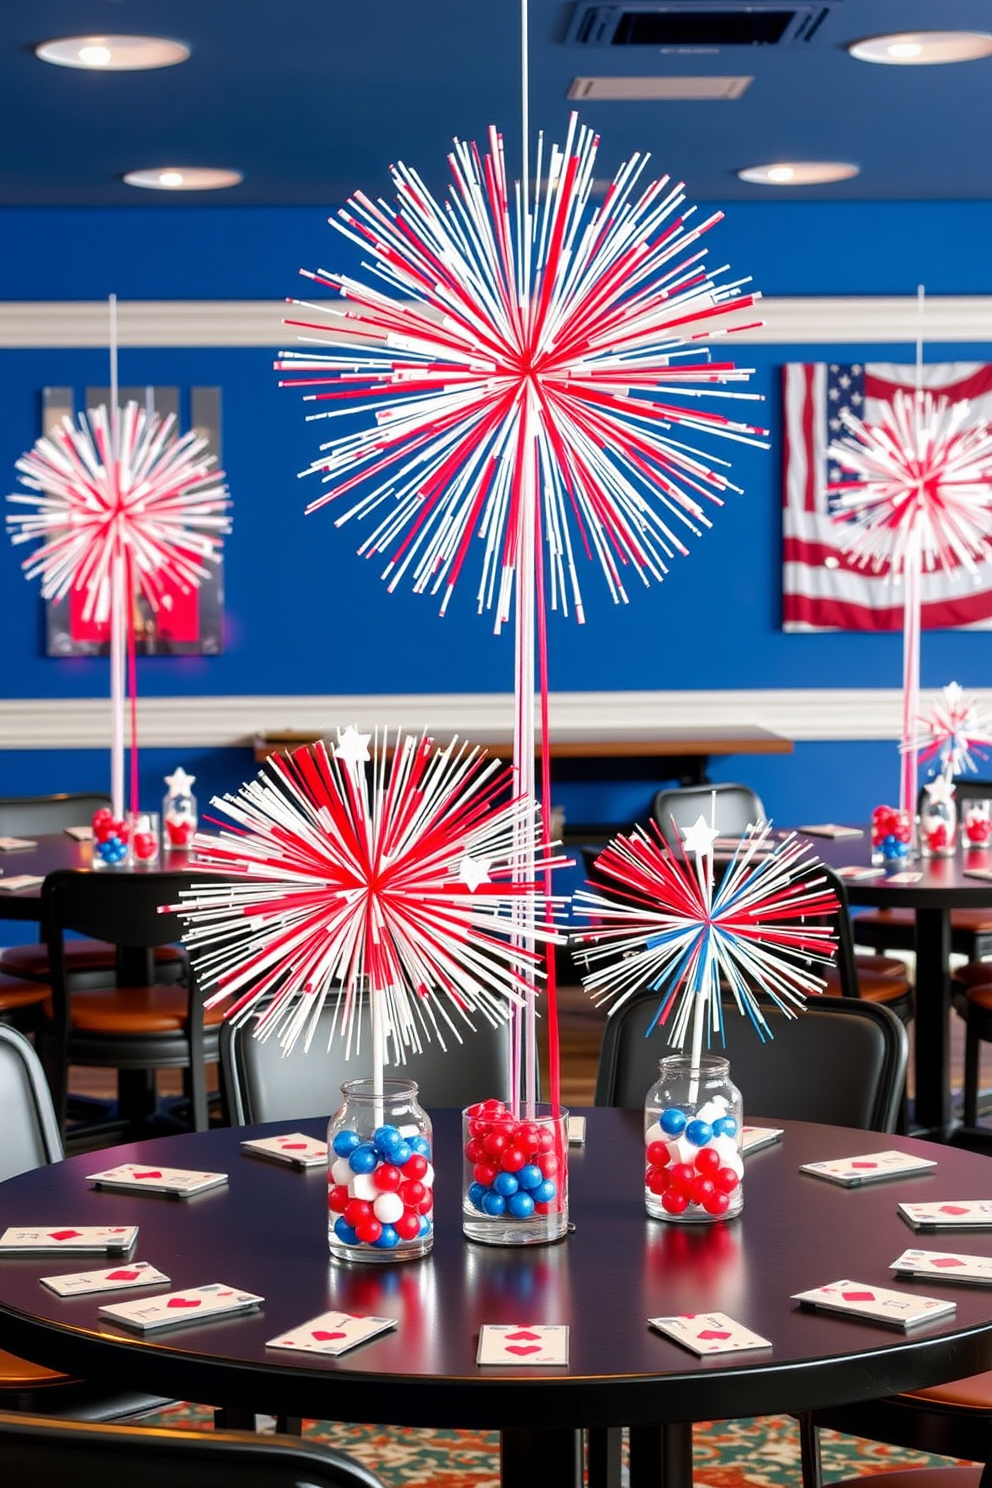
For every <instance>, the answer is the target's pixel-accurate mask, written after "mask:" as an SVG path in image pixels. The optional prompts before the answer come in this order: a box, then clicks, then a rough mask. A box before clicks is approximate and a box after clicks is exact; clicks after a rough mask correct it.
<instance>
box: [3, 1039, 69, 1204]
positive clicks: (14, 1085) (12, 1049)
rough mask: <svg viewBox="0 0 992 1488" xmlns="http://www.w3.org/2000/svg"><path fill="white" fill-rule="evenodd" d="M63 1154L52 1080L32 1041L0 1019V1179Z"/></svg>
mask: <svg viewBox="0 0 992 1488" xmlns="http://www.w3.org/2000/svg"><path fill="white" fill-rule="evenodd" d="M61 1158H62V1138H61V1136H60V1135H59V1123H58V1119H57V1117H56V1115H55V1107H54V1105H53V1103H52V1097H51V1093H50V1091H49V1089H48V1081H47V1080H46V1079H45V1072H44V1070H43V1069H42V1067H41V1060H40V1059H39V1058H38V1056H37V1054H36V1053H35V1051H34V1049H33V1048H32V1047H31V1044H30V1043H29V1042H28V1040H27V1039H26V1038H25V1037H24V1035H23V1033H18V1031H17V1029H16V1028H8V1027H7V1026H6V1025H5V1024H2V1023H0V1182H2V1181H5V1180H6V1179H8V1178H14V1177H16V1175H17V1174H18V1173H27V1172H29V1171H30V1169H31V1168H41V1167H44V1166H45V1164H46V1163H52V1162H59V1161H61Z"/></svg>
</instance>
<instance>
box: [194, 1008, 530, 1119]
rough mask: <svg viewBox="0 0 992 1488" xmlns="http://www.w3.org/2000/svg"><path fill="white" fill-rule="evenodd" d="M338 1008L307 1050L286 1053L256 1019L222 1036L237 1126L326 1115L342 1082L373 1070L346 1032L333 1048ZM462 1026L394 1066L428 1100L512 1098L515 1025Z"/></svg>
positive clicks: (229, 1102)
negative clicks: (256, 1030)
mask: <svg viewBox="0 0 992 1488" xmlns="http://www.w3.org/2000/svg"><path fill="white" fill-rule="evenodd" d="M333 1013H334V1010H333V1006H331V1005H330V1004H329V1005H328V1006H327V1007H325V1009H324V1011H323V1013H322V1014H321V1018H320V1025H319V1027H318V1030H317V1032H316V1034H315V1035H314V1039H313V1042H312V1044H311V1045H310V1049H309V1051H308V1052H305V1051H304V1048H303V1042H302V1040H301V1041H300V1042H299V1043H298V1044H297V1045H296V1048H295V1049H294V1050H293V1052H292V1053H291V1054H286V1055H284V1054H283V1052H282V1049H281V1048H280V1047H279V1042H278V1039H277V1038H276V1037H275V1036H273V1037H271V1038H269V1039H267V1040H262V1039H256V1038H254V1037H253V1036H252V1025H251V1024H250V1023H245V1024H242V1025H241V1026H240V1027H235V1026H234V1025H233V1024H230V1023H227V1024H225V1025H224V1027H223V1028H222V1029H221V1034H220V1061H221V1085H222V1090H223V1093H224V1101H225V1106H226V1110H227V1115H228V1119H229V1120H230V1123H231V1125H232V1126H251V1125H254V1124H255V1123H257V1122H261V1121H282V1120H296V1119H297V1118H303V1117H306V1116H327V1115H329V1114H330V1113H331V1112H332V1111H334V1110H336V1109H337V1107H338V1106H339V1105H340V1103H341V1102H340V1098H339V1095H340V1089H341V1085H342V1083H343V1082H344V1081H345V1080H355V1079H358V1078H360V1076H362V1075H363V1074H367V1073H369V1067H368V1064H367V1060H365V1061H364V1062H363V1060H362V1059H361V1058H360V1057H356V1056H355V1055H354V1054H353V1055H352V1057H351V1059H346V1058H345V1050H344V1041H343V1039H341V1038H340V1037H335V1040H334V1042H333V1043H332V1045H331V1047H330V1049H328V1047H327V1041H328V1033H329V1030H330V1025H331V1020H332V1018H333ZM362 1017H363V1020H364V1022H363V1027H362V1030H361V1034H362V1038H361V1048H362V1050H363V1052H364V1051H368V1050H371V1048H372V1035H371V1030H370V1028H369V1026H368V1011H367V1009H366V1008H363V1010H362ZM459 1032H460V1033H461V1035H462V1040H463V1042H462V1043H460V1044H459V1043H458V1042H457V1041H456V1040H455V1038H454V1035H453V1034H450V1033H449V1034H448V1036H447V1037H446V1039H445V1043H446V1045H447V1048H446V1049H442V1048H441V1046H440V1045H439V1044H438V1043H436V1042H432V1043H429V1044H428V1043H426V1042H425V1044H424V1047H423V1050H422V1052H421V1053H419V1054H410V1055H409V1057H408V1059H407V1062H406V1063H405V1064H400V1065H396V1066H395V1067H394V1068H392V1069H391V1070H390V1071H389V1073H390V1074H391V1075H399V1076H403V1077H404V1078H409V1079H411V1080H416V1082H417V1085H418V1087H419V1100H420V1102H421V1104H422V1105H425V1106H460V1107H464V1106H467V1105H470V1104H471V1103H472V1102H473V1101H477V1100H482V1099H485V1098H488V1097H489V1096H499V1097H502V1098H505V1097H506V1094H507V1090H506V1085H507V1073H508V1068H509V1063H508V1049H509V1026H508V1025H507V1024H505V1023H501V1024H499V1025H498V1026H497V1027H495V1028H492V1027H490V1025H489V1024H488V1023H486V1022H484V1021H482V1020H481V1019H480V1020H479V1024H478V1027H477V1028H476V1029H475V1031H474V1032H473V1030H472V1029H471V1028H468V1027H464V1028H460V1029H459Z"/></svg>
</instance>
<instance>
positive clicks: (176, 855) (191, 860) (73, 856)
mask: <svg viewBox="0 0 992 1488" xmlns="http://www.w3.org/2000/svg"><path fill="white" fill-rule="evenodd" d="M32 840H33V841H34V842H36V843H37V846H36V847H25V848H16V849H15V850H13V851H11V852H0V870H2V872H0V920H35V921H37V919H38V914H39V911H40V909H41V884H36V885H34V886H33V887H31V888H26V889H17V890H15V891H14V892H12V893H7V892H5V891H4V889H3V882H4V879H9V878H20V877H21V875H22V874H25V873H28V874H31V875H32V876H33V877H37V878H45V877H46V876H47V875H48V874H49V873H55V872H56V870H57V869H60V868H92V866H93V848H92V845H91V844H90V843H89V842H77V841H76V840H75V839H74V838H73V837H69V836H67V835H66V833H65V832H55V833H52V834H51V835H43V836H38V837H35V838H33V839H32ZM195 862H196V859H195V857H194V855H193V854H192V853H188V852H165V853H163V854H162V856H161V858H160V859H159V863H158V865H157V866H158V868H159V869H160V870H162V871H163V872H169V873H176V872H179V873H181V872H182V871H183V870H184V869H186V868H188V867H191V866H192V865H193V864H195ZM100 871H101V872H111V873H113V872H117V873H126V872H135V871H138V872H142V873H154V872H155V871H156V870H155V869H154V868H149V869H139V870H134V869H125V868H118V869H101V870H100Z"/></svg>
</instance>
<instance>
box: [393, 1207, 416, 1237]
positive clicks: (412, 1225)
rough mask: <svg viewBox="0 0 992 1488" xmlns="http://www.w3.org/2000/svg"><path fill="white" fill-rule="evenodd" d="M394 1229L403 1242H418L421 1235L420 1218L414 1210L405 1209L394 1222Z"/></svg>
mask: <svg viewBox="0 0 992 1488" xmlns="http://www.w3.org/2000/svg"><path fill="white" fill-rule="evenodd" d="M393 1229H394V1230H395V1231H396V1233H397V1235H399V1237H400V1239H401V1240H416V1238H417V1236H418V1235H419V1234H420V1216H419V1215H418V1214H416V1213H415V1212H414V1211H413V1210H412V1209H405V1210H404V1211H403V1213H402V1214H401V1215H400V1217H399V1219H397V1220H395V1221H394V1222H393Z"/></svg>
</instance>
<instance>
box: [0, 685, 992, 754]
mask: <svg viewBox="0 0 992 1488" xmlns="http://www.w3.org/2000/svg"><path fill="white" fill-rule="evenodd" d="M976 696H977V697H978V698H979V700H980V702H981V704H982V706H983V707H985V708H992V689H990V690H986V691H984V692H980V693H978V694H976ZM901 708H902V694H901V692H900V691H899V690H898V689H892V690H889V691H879V690H877V689H871V688H866V689H847V690H844V689H834V688H824V689H812V688H810V689H787V688H783V689H775V690H772V689H769V690H767V691H753V692H752V691H744V690H741V691H727V692H560V693H554V694H553V695H552V699H551V717H552V727H554V726H557V727H559V728H563V729H567V728H582V729H593V730H595V731H596V732H597V733H598V734H600V735H601V736H602V737H603V738H604V739H609V736H610V734H611V732H614V731H617V732H619V731H622V730H624V729H631V728H642V729H643V728H684V729H694V728H734V727H739V726H741V725H749V726H757V727H759V728H765V729H769V730H770V731H771V732H772V733H776V734H781V735H782V736H783V737H785V738H787V739H792V740H795V741H800V740H825V741H830V742H835V743H849V742H854V741H857V740H866V739H898V738H899V735H900V726H901ZM138 716H139V725H138V727H139V736H140V741H141V743H142V745H143V746H144V747H145V748H161V749H166V748H170V749H171V748H177V749H221V748H231V747H239V746H240V747H245V746H250V745H251V743H252V741H253V739H254V737H255V735H256V734H258V733H266V732H269V733H273V732H276V733H277V732H279V731H281V730H294V731H296V730H298V731H300V732H305V731H310V732H312V733H313V734H315V735H317V734H320V733H322V732H330V731H332V730H333V729H334V728H336V727H344V726H345V725H347V724H349V723H359V724H361V725H362V727H364V728H369V727H372V726H374V725H376V724H378V725H388V726H390V727H392V728H396V727H404V728H408V729H422V728H424V729H427V730H428V731H429V732H431V733H435V734H451V733H457V734H460V735H461V736H463V737H466V738H469V739H471V738H472V737H473V736H475V737H477V738H480V739H481V738H485V737H486V735H487V734H488V733H490V732H491V731H492V730H502V729H508V728H510V727H512V723H513V699H512V697H511V696H510V695H509V694H506V693H463V694H447V695H444V694H392V695H369V696H360V695H351V696H340V697H333V696H328V697H288V696H287V697H279V696H276V697H185V698H183V697H167V698H166V697H161V698H140V699H139V702H138ZM109 747H110V704H109V701H108V699H107V698H105V697H103V698H71V699H56V698H36V699H28V698H21V699H18V698H12V699H6V700H4V699H0V750H2V749H25V750H30V749H107V748H109Z"/></svg>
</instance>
